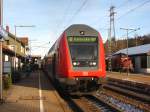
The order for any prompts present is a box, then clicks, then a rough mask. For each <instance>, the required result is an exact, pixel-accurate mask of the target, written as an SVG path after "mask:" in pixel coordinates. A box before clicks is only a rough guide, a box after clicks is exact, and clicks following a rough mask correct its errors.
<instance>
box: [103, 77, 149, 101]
mask: <svg viewBox="0 0 150 112" xmlns="http://www.w3.org/2000/svg"><path fill="white" fill-rule="evenodd" d="M104 88H106V89H109V90H112V91H116V92H119V93H120V94H124V95H126V96H128V97H132V98H134V99H137V100H139V101H142V102H145V103H150V86H149V85H142V84H140V85H139V84H138V83H135V82H134V83H131V82H129V81H122V82H121V81H120V80H116V79H115V80H112V79H110V80H108V81H107V84H105V85H104Z"/></svg>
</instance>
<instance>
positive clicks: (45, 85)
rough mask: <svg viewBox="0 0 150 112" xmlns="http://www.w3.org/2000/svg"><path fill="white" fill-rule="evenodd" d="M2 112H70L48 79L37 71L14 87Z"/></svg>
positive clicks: (1, 108)
mask: <svg viewBox="0 0 150 112" xmlns="http://www.w3.org/2000/svg"><path fill="white" fill-rule="evenodd" d="M8 93H9V94H8V95H7V97H6V101H5V103H3V104H0V112H64V111H65V112H70V109H69V108H67V107H68V105H67V103H65V101H64V100H63V99H62V98H61V97H60V96H59V94H58V93H57V91H56V90H55V88H54V87H53V86H52V84H51V83H50V81H49V80H48V78H47V77H46V76H45V75H44V74H43V73H42V72H41V71H36V72H33V73H31V74H30V76H29V77H24V78H23V79H22V80H21V81H20V82H19V83H16V84H15V85H12V87H11V89H10V90H9V92H8Z"/></svg>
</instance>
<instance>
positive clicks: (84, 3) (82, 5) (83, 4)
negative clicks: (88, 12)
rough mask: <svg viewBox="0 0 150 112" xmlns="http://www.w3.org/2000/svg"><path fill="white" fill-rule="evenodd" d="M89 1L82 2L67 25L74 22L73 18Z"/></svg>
mask: <svg viewBox="0 0 150 112" xmlns="http://www.w3.org/2000/svg"><path fill="white" fill-rule="evenodd" d="M87 2H88V0H84V1H83V3H82V4H81V6H80V7H79V8H78V9H77V10H76V12H75V13H74V14H73V15H72V17H71V18H70V19H69V21H68V22H67V25H66V26H68V24H70V23H71V22H72V20H73V19H74V18H75V17H76V16H77V15H78V13H79V12H80V11H81V10H82V8H83V7H84V6H85V5H86V3H87Z"/></svg>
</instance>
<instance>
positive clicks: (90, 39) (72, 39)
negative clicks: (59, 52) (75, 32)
mask: <svg viewBox="0 0 150 112" xmlns="http://www.w3.org/2000/svg"><path fill="white" fill-rule="evenodd" d="M96 40H97V37H68V42H96Z"/></svg>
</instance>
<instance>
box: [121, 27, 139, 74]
mask: <svg viewBox="0 0 150 112" xmlns="http://www.w3.org/2000/svg"><path fill="white" fill-rule="evenodd" d="M120 29H121V30H125V31H126V32H127V59H128V56H129V55H128V54H129V53H128V48H129V47H128V45H129V44H128V43H129V42H128V39H129V31H131V32H135V31H137V30H140V28H136V29H132V28H120ZM131 32H130V33H131ZM128 75H129V67H128V68H127V76H128Z"/></svg>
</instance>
